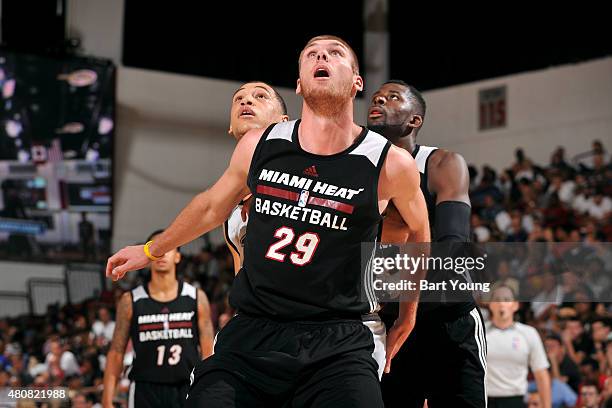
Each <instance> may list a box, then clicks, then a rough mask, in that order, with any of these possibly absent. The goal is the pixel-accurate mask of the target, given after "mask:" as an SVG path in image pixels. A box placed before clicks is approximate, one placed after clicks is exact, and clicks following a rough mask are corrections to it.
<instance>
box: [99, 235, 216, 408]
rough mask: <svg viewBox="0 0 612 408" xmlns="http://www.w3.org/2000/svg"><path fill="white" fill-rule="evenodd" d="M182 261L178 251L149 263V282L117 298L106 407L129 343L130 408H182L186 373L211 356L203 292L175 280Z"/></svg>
mask: <svg viewBox="0 0 612 408" xmlns="http://www.w3.org/2000/svg"><path fill="white" fill-rule="evenodd" d="M161 233H162V231H156V232H154V233H153V234H151V236H150V237H149V239H148V240H147V241H149V240H151V239H155V238H156V237H157V236H159V235H160V234H161ZM180 260H181V254H180V253H179V251H178V248H173V249H171V250H169V251H168V252H166V253H165V254H164V256H161V257H159V259H158V260H156V261H155V262H152V263H151V279H150V281H149V282H147V283H145V284H144V285H140V286H138V287H137V288H136V289H133V290H132V291H130V292H126V293H124V294H123V295H122V296H121V299H120V300H119V302H118V305H117V319H116V326H115V332H114V334H113V340H112V343H111V347H110V351H109V352H108V355H107V362H106V369H105V371H104V393H103V395H102V403H103V404H104V407H106V408H110V407H112V406H113V405H112V401H113V397H114V396H115V387H116V385H117V380H118V379H119V377H120V375H121V371H122V369H123V356H124V353H125V348H126V346H127V343H128V340H130V339H131V340H132V344H133V347H134V352H135V355H136V356H135V359H134V363H133V366H132V368H131V370H130V373H129V378H130V380H132V383H131V385H130V392H129V401H128V403H129V406H130V407H139V408H140V407H181V406H183V401H184V399H185V395H186V393H187V388H188V385H189V383H188V380H189V373H190V371H191V370H192V368H193V367H194V366H195V364H196V363H197V362H198V361H200V357H202V358H206V357H208V356H210V355H211V354H212V344H213V328H212V324H211V321H210V307H209V305H208V299H207V297H206V294H205V293H204V292H203V291H202V290H201V289H196V288H195V287H193V286H192V285H190V284H189V283H187V282H183V281H182V280H180V279H177V277H176V265H177V264H178V263H179V262H180ZM198 348H199V351H198Z"/></svg>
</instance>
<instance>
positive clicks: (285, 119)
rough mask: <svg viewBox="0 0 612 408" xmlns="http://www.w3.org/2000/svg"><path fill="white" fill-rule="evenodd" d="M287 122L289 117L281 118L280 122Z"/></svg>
mask: <svg viewBox="0 0 612 408" xmlns="http://www.w3.org/2000/svg"><path fill="white" fill-rule="evenodd" d="M288 120H289V116H287V115H282V116H281V120H280V121H281V122H287V121H288Z"/></svg>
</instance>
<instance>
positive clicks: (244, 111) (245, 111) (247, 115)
mask: <svg viewBox="0 0 612 408" xmlns="http://www.w3.org/2000/svg"><path fill="white" fill-rule="evenodd" d="M240 117H241V118H253V117H255V112H253V111H252V110H251V109H250V108H244V109H242V111H241V112H240Z"/></svg>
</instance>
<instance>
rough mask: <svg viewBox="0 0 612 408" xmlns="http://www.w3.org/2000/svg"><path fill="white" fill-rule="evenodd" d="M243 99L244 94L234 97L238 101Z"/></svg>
mask: <svg viewBox="0 0 612 408" xmlns="http://www.w3.org/2000/svg"><path fill="white" fill-rule="evenodd" d="M241 100H242V96H236V97H235V98H234V102H238V101H241Z"/></svg>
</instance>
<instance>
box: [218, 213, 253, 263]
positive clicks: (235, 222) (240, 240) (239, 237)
mask: <svg viewBox="0 0 612 408" xmlns="http://www.w3.org/2000/svg"><path fill="white" fill-rule="evenodd" d="M248 222H249V220H248V214H247V220H246V221H243V220H242V204H239V205H237V206H236V208H234V209H233V210H232V213H231V214H230V216H229V218H228V219H227V221H226V222H225V223H224V224H223V229H224V231H223V232H224V234H225V239H226V240H227V241H228V244H229V245H231V246H232V247H233V248H234V249H235V250H236V251H237V252H238V256H239V257H240V266H241V267H242V263H243V262H244V238H245V236H246V229H247V224H248Z"/></svg>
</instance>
